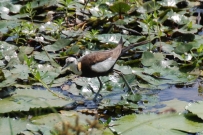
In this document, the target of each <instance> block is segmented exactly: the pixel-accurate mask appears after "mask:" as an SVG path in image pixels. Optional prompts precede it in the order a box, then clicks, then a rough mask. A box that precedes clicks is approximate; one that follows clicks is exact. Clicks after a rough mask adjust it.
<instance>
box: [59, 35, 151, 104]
mask: <svg viewBox="0 0 203 135" xmlns="http://www.w3.org/2000/svg"><path fill="white" fill-rule="evenodd" d="M146 43H149V41H142V42H139V43H136V44H132V45H130V46H128V47H124V48H123V44H124V42H123V39H122V37H121V39H120V41H119V43H118V46H117V47H115V48H114V49H112V50H105V51H97V52H93V53H90V54H87V55H85V56H83V57H81V58H80V59H79V60H77V59H76V58H74V57H68V58H67V59H66V63H65V65H64V66H63V68H62V69H64V68H66V67H68V66H69V67H70V69H71V71H72V72H74V73H75V74H77V75H79V76H82V77H89V78H92V77H97V78H98V80H99V83H100V87H99V90H98V92H97V93H96V95H95V97H94V98H93V100H94V101H95V100H96V99H97V96H98V94H99V92H100V91H101V89H102V82H101V80H100V78H99V77H100V76H106V75H108V74H109V73H111V72H112V71H113V67H114V65H115V63H116V61H117V60H118V58H119V57H120V56H121V55H123V54H124V53H125V52H127V51H128V50H130V49H132V48H133V47H137V46H140V45H143V44H146Z"/></svg>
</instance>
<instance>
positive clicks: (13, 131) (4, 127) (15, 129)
mask: <svg viewBox="0 0 203 135" xmlns="http://www.w3.org/2000/svg"><path fill="white" fill-rule="evenodd" d="M28 123H29V122H28V121H25V120H17V119H15V118H0V134H1V135H17V134H19V133H20V132H21V131H23V130H25V129H26V128H25V127H26V125H27V124H28Z"/></svg>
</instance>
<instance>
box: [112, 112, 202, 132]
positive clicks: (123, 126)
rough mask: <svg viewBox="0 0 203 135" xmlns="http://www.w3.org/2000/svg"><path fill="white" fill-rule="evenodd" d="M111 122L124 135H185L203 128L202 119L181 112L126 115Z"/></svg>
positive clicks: (113, 128)
mask: <svg viewBox="0 0 203 135" xmlns="http://www.w3.org/2000/svg"><path fill="white" fill-rule="evenodd" d="M129 123H130V125H129ZM110 124H112V125H116V126H113V127H110V128H111V129H112V130H113V131H115V132H117V133H119V134H123V135H132V134H134V133H139V134H142V135H155V134H162V135H180V134H182V135H183V134H185V133H184V132H188V133H195V132H201V131H202V129H203V124H202V121H201V122H200V121H192V120H189V119H187V118H185V117H184V116H183V115H179V114H161V115H157V114H140V115H136V114H133V115H126V116H124V117H122V118H120V119H119V120H118V121H113V122H111V123H110ZM146 129H150V130H146ZM181 131H182V132H181Z"/></svg>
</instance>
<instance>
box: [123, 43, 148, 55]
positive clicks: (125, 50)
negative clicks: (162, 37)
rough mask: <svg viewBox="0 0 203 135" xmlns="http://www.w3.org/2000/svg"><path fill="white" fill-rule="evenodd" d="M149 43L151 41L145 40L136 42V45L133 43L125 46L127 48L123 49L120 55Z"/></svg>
mask: <svg viewBox="0 0 203 135" xmlns="http://www.w3.org/2000/svg"><path fill="white" fill-rule="evenodd" d="M149 42H151V41H149V40H145V41H142V42H138V43H135V44H131V45H129V46H127V47H124V48H123V49H122V52H121V55H123V54H124V53H125V52H127V51H128V50H130V49H132V48H134V47H137V46H141V45H144V44H146V43H149Z"/></svg>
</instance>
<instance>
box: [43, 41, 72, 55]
mask: <svg viewBox="0 0 203 135" xmlns="http://www.w3.org/2000/svg"><path fill="white" fill-rule="evenodd" d="M70 42H71V40H70V39H59V40H58V41H56V42H55V43H54V44H52V45H47V46H45V47H44V48H45V50H46V51H53V52H54V51H58V50H61V49H62V48H64V47H66V46H68V45H69V44H70Z"/></svg>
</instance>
